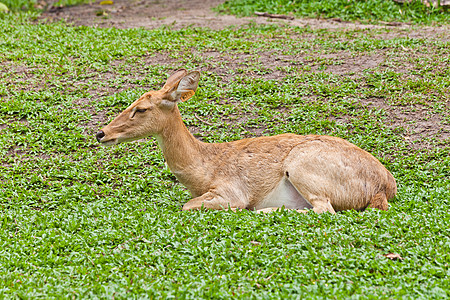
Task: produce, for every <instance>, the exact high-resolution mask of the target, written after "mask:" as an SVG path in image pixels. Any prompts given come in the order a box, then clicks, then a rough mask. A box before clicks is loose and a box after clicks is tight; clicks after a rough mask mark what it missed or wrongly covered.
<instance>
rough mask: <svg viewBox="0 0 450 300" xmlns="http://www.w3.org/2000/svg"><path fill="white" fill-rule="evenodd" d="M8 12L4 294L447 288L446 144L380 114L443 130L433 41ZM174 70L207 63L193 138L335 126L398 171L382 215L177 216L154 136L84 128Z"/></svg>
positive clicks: (1, 125) (442, 85)
mask: <svg viewBox="0 0 450 300" xmlns="http://www.w3.org/2000/svg"><path fill="white" fill-rule="evenodd" d="M17 16H18V15H6V16H2V17H1V18H0V27H1V28H3V29H4V30H2V31H0V97H1V100H0V101H1V105H0V130H1V131H0V133H1V134H0V154H1V158H0V176H1V177H0V211H1V214H0V228H1V230H0V270H1V272H0V282H1V284H0V297H1V298H4V297H6V298H45V299H49V298H69V297H72V296H75V298H95V297H99V298H112V297H115V298H146V297H147V298H191V299H198V298H229V297H235V298H242V299H249V298H250V299H251V298H255V299H256V298H274V299H279V298H285V297H292V298H386V299H389V298H400V297H405V298H414V299H415V298H445V297H449V296H450V295H449V290H450V281H449V276H450V271H449V263H450V257H449V255H448V253H449V252H450V242H449V238H448V237H449V235H450V231H449V226H448V224H449V222H450V213H449V210H448V207H449V199H450V183H449V179H448V178H449V176H450V155H449V154H450V147H449V140H448V138H447V139H445V138H442V137H440V136H439V135H437V136H434V135H424V136H420V135H419V136H418V134H416V133H414V132H411V131H410V128H409V127H408V126H412V127H413V128H416V125H415V124H416V123H415V121H416V122H421V121H426V120H421V119H417V120H409V119H408V120H406V121H405V122H403V123H402V122H394V121H393V120H394V117H395V116H404V115H407V114H408V113H412V112H414V111H422V110H425V111H426V112H427V114H428V116H430V117H431V116H434V117H437V118H439V122H438V123H439V124H438V126H441V127H442V129H443V130H444V129H445V128H448V127H445V126H447V125H448V124H449V120H450V114H449V110H448V101H449V99H448V95H449V94H450V73H449V71H448V68H447V66H448V55H449V49H450V47H449V46H450V45H449V42H448V39H447V40H446V39H445V37H444V38H439V36H437V37H435V38H433V39H426V38H411V37H408V32H401V31H393V30H389V29H366V30H359V29H356V30H348V29H347V30H334V31H328V30H313V29H310V28H290V27H277V26H253V25H250V26H247V27H243V28H229V29H225V30H221V31H213V30H208V29H198V28H191V27H188V28H186V29H183V30H179V31H175V30H172V29H171V28H166V27H164V28H160V29H157V30H144V29H130V30H118V29H101V28H90V27H69V26H66V25H65V24H64V23H56V24H34V23H32V22H29V21H27V19H26V18H25V17H17ZM19 16H20V15H19ZM22 16H23V15H22ZM404 49H407V50H404ZM212 54H214V55H212ZM380 55H382V56H383V59H382V60H381V61H380V62H379V63H378V64H376V65H375V66H372V67H368V68H362V69H360V70H356V71H350V70H347V71H345V70H346V68H347V67H348V68H350V65H346V63H347V61H349V60H351V59H358V58H366V60H360V63H361V64H362V63H363V62H364V61H367V58H370V60H371V61H373V60H376V59H377V57H378V56H380ZM161 57H163V58H164V60H162V59H161ZM275 58H277V59H275ZM161 61H165V62H164V63H162V62H161ZM181 67H185V68H187V69H200V70H202V77H201V82H200V87H199V90H198V92H197V94H196V96H194V97H193V98H192V99H190V100H189V101H188V102H186V103H183V104H182V105H180V109H181V112H182V115H183V117H184V119H185V121H186V123H187V125H188V126H189V127H190V128H191V129H192V130H195V132H196V135H197V136H198V137H199V138H202V139H203V140H205V141H210V142H213V141H215V142H219V141H230V140H236V139H239V138H242V137H251V136H259V135H261V134H263V135H269V134H276V133H282V132H293V133H298V134H311V133H314V134H315V133H318V134H328V135H334V136H340V137H343V138H346V139H348V140H349V141H351V142H353V143H355V144H357V145H358V146H360V147H362V148H364V149H366V150H368V151H369V152H371V153H373V154H374V155H375V156H376V157H378V158H379V159H380V160H381V161H382V162H383V163H384V164H385V165H386V166H387V168H388V169H389V170H390V171H391V172H392V173H393V174H394V176H395V178H396V179H397V181H398V185H399V194H398V196H397V197H396V198H395V200H394V201H393V202H392V203H391V208H390V210H389V211H388V212H381V211H377V210H368V211H365V212H362V213H359V212H354V211H348V212H343V213H338V214H336V215H330V214H322V215H316V214H314V213H308V214H297V213H292V212H288V211H284V212H279V213H273V214H268V215H256V214H254V213H252V212H238V213H232V212H218V211H205V212H182V211H181V210H180V209H181V206H182V204H183V203H185V202H186V201H188V200H189V194H188V193H187V191H186V190H185V189H184V188H183V187H182V186H181V185H180V184H178V183H177V181H176V180H175V178H174V176H173V175H172V174H171V173H170V172H169V171H168V170H167V169H166V168H165V166H164V159H163V157H162V154H161V152H160V151H159V150H158V149H157V146H156V142H155V141H154V139H151V138H149V139H146V140H145V141H141V142H135V143H130V144H123V145H118V146H115V147H110V148H105V147H100V146H98V144H97V142H96V141H95V138H94V134H95V132H96V131H97V130H98V129H99V128H101V127H102V126H103V125H104V124H106V123H108V121H109V120H111V119H112V118H113V117H114V116H115V115H117V113H119V112H120V111H121V110H122V109H124V108H125V107H127V106H128V105H129V104H130V103H131V102H132V101H134V100H135V99H136V98H137V97H139V95H140V94H142V93H143V92H144V91H146V90H148V89H158V88H160V87H161V85H162V84H163V83H164V81H165V79H166V78H167V75H168V74H169V73H170V72H171V71H172V70H174V69H177V68H181ZM340 67H342V68H344V71H345V72H343V70H342V69H339V68H340ZM339 72H340V73H339ZM368 102H372V105H368V104H367V103H368ZM201 120H203V121H201ZM417 126H418V125H417ZM388 253H397V254H399V255H400V256H401V257H402V258H403V260H389V259H388V258H386V257H385V256H384V255H386V254H388Z"/></svg>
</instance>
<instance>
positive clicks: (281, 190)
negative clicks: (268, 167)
mask: <svg viewBox="0 0 450 300" xmlns="http://www.w3.org/2000/svg"><path fill="white" fill-rule="evenodd" d="M282 206H284V207H285V208H288V209H311V208H313V206H312V205H311V203H309V202H308V201H307V200H306V199H305V198H304V197H303V196H302V195H301V194H300V193H299V192H298V191H297V189H296V188H295V187H294V186H293V185H292V183H291V182H290V181H289V179H288V178H286V177H284V178H283V179H282V180H281V181H280V183H279V184H278V186H277V187H275V188H274V189H273V190H272V191H271V192H270V193H269V194H268V195H267V196H266V197H265V198H264V199H263V200H262V201H261V202H260V203H259V204H258V205H256V207H255V209H262V208H268V207H282Z"/></svg>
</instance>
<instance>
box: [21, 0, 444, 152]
mask: <svg viewBox="0 0 450 300" xmlns="http://www.w3.org/2000/svg"><path fill="white" fill-rule="evenodd" d="M222 2H223V1H220V0H207V1H202V0H194V1H187V0H184V1H175V0H168V1H159V0H156V1H126V0H116V1H114V4H113V5H100V4H86V5H79V6H72V7H57V8H55V7H52V8H50V9H49V10H48V11H47V12H45V13H44V14H43V15H42V16H41V19H43V20H46V21H55V20H61V19H64V20H66V21H67V22H69V23H72V24H74V25H77V26H80V25H84V26H99V27H116V28H122V29H126V28H136V27H144V28H149V29H153V28H158V27H160V26H163V25H164V26H169V27H171V28H173V29H180V28H183V27H186V26H193V27H208V28H211V29H223V28H226V27H229V26H242V25H246V24H253V23H256V24H274V23H275V24H280V25H281V26H283V25H291V26H299V27H310V28H313V29H326V30H335V29H338V30H342V29H349V30H355V29H356V30H365V29H377V28H378V29H385V28H387V29H388V31H387V32H382V33H380V34H379V37H378V38H379V39H393V38H402V37H408V38H426V39H429V40H440V41H449V40H450V35H449V34H448V32H449V30H450V26H448V25H446V26H432V27H431V26H430V27H426V26H425V27H416V26H412V25H411V24H405V23H387V24H382V25H374V24H361V23H358V22H356V23H351V22H342V21H341V20H329V19H328V20H326V19H294V20H280V19H270V18H264V17H253V18H249V17H245V18H238V17H235V16H231V15H221V14H218V13H216V12H214V11H212V9H211V8H213V7H216V6H217V5H219V4H220V3H222ZM403 50H404V51H403V53H401V55H398V57H393V56H392V54H388V53H387V51H386V50H385V49H379V50H376V51H372V52H371V53H370V55H367V54H363V55H359V56H358V55H356V56H355V55H354V54H351V53H349V52H348V51H340V52H334V53H330V54H325V55H320V57H319V59H322V60H326V61H328V63H327V68H326V70H325V71H326V72H331V73H334V74H339V75H343V76H350V77H352V76H353V77H354V76H358V74H359V73H360V72H362V71H364V70H366V69H373V68H378V69H379V70H385V69H386V68H387V67H388V64H387V62H388V61H390V60H394V61H397V62H400V64H399V66H396V70H395V71H396V72H401V73H403V74H404V79H405V80H407V79H410V78H411V79H414V75H412V74H410V71H411V70H412V69H413V67H414V63H413V61H417V60H421V59H423V60H427V59H430V58H431V57H432V56H433V49H430V52H428V53H417V52H415V51H412V50H410V49H407V48H405V49H403ZM198 55H199V56H202V60H204V61H208V62H209V63H210V65H211V66H214V65H220V66H221V67H203V68H201V69H200V71H206V70H208V71H213V72H215V73H217V74H218V75H220V76H222V78H223V80H224V81H225V82H226V81H229V80H233V78H228V77H233V75H227V74H229V72H228V70H229V69H236V68H239V65H241V64H245V62H246V61H248V60H251V59H253V60H255V59H256V60H257V61H258V62H259V63H261V64H264V65H265V66H266V67H268V68H269V69H271V70H273V72H270V73H268V74H265V75H262V76H263V77H264V78H267V79H275V78H277V77H279V76H280V75H282V71H279V70H277V69H278V67H286V66H289V65H290V64H292V62H293V61H296V63H297V64H305V63H306V64H307V63H308V59H309V60H310V61H311V57H310V56H311V54H309V53H302V54H298V55H295V56H294V55H283V56H280V55H273V53H272V52H270V51H268V52H260V53H259V56H258V57H257V58H254V57H252V56H251V55H245V54H243V55H242V54H239V55H235V56H230V55H227V53H218V52H215V51H212V52H204V53H198ZM330 62H331V63H330ZM113 63H114V64H121V62H120V61H116V62H113ZM447 63H448V61H447V62H446V61H443V63H441V64H439V65H438V66H436V68H437V69H438V70H439V69H441V70H442V69H445V68H447V66H446V64H447ZM142 64H158V65H170V66H173V68H177V66H178V65H179V62H178V61H177V59H174V58H169V57H168V56H166V55H165V54H160V55H156V56H152V57H149V59H148V61H145V60H144V61H142ZM17 71H18V72H24V71H25V72H26V70H17ZM311 71H312V72H317V71H323V68H321V64H317V63H313V64H312V67H311ZM352 74H353V75H352ZM107 76H108V75H107ZM109 76H111V77H112V76H114V74H109ZM135 76H137V77H139V76H142V74H135ZM253 76H255V77H260V76H261V75H257V74H253ZM130 87H132V86H131V85H124V86H122V89H123V90H125V89H128V88H130ZM110 92H111V93H112V92H115V91H114V90H111V91H110ZM446 99H447V101H446V103H445V105H446V107H447V108H448V107H449V106H450V102H449V101H448V96H447V98H446ZM364 102H365V103H364V104H366V105H367V106H369V107H380V108H383V109H385V110H386V111H387V113H388V114H389V118H390V123H391V125H392V126H393V127H396V126H399V125H401V126H403V127H405V128H406V129H407V133H406V134H405V139H408V140H411V142H412V144H411V145H412V146H413V147H415V148H417V147H425V148H426V147H431V146H430V143H429V142H427V141H426V140H423V139H422V138H423V137H425V138H432V137H434V138H437V139H438V140H441V141H442V142H444V141H446V140H448V139H449V138H450V123H449V122H443V120H445V118H448V113H447V114H445V113H444V114H430V113H429V112H428V110H427V105H424V104H423V103H422V104H417V105H413V106H411V105H408V106H395V107H392V106H391V105H386V103H385V99H383V98H377V97H373V98H370V99H366V100H364ZM99 118H100V119H99ZM342 118H345V116H342ZM94 121H95V122H97V121H104V120H102V119H101V117H99V116H95V117H94ZM92 124H94V123H92ZM192 130H194V131H195V128H192Z"/></svg>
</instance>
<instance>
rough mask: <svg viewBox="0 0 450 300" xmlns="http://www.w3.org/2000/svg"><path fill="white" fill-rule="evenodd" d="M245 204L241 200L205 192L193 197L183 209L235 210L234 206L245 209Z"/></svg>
mask: <svg viewBox="0 0 450 300" xmlns="http://www.w3.org/2000/svg"><path fill="white" fill-rule="evenodd" d="M245 207H246V205H245V204H244V202H243V201H239V200H236V199H233V198H229V197H227V199H225V198H224V197H222V196H221V195H219V194H218V193H216V192H212V191H210V192H207V193H205V194H203V195H201V196H200V197H197V198H194V199H192V200H190V201H189V202H187V203H186V204H185V205H183V210H200V209H202V208H205V209H215V210H227V209H231V210H235V209H236V208H240V209H245Z"/></svg>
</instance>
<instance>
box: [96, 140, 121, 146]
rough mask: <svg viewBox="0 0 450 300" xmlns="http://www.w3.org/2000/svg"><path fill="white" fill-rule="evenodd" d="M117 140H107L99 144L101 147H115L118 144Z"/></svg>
mask: <svg viewBox="0 0 450 300" xmlns="http://www.w3.org/2000/svg"><path fill="white" fill-rule="evenodd" d="M119 143H120V142H119V140H118V139H111V140H107V141H101V142H100V144H101V145H103V146H112V145H117V144H119Z"/></svg>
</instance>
